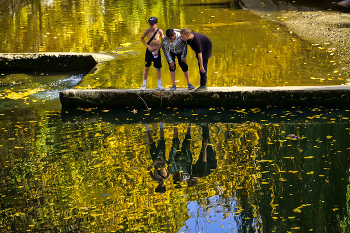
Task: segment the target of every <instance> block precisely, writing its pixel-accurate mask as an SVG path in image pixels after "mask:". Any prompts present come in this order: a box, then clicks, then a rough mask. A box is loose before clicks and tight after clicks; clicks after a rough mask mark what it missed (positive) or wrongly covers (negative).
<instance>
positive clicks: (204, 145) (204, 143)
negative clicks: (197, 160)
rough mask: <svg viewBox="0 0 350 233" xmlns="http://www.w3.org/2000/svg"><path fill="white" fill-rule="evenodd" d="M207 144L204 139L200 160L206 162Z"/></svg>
mask: <svg viewBox="0 0 350 233" xmlns="http://www.w3.org/2000/svg"><path fill="white" fill-rule="evenodd" d="M207 146H208V142H207V141H204V142H203V158H202V162H204V163H206V162H207Z"/></svg>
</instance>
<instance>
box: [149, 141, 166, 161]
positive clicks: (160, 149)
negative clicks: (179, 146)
mask: <svg viewBox="0 0 350 233" xmlns="http://www.w3.org/2000/svg"><path fill="white" fill-rule="evenodd" d="M149 152H150V154H151V157H152V160H155V159H156V158H157V157H158V155H159V154H162V155H163V157H164V158H165V141H164V140H163V139H159V140H158V145H157V147H156V143H155V142H153V143H152V144H150V148H149Z"/></svg>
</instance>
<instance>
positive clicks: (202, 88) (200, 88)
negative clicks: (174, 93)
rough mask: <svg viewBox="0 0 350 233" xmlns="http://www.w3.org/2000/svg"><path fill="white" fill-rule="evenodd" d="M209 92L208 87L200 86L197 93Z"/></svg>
mask: <svg viewBox="0 0 350 233" xmlns="http://www.w3.org/2000/svg"><path fill="white" fill-rule="evenodd" d="M206 90H208V88H207V86H200V87H198V88H197V89H196V90H195V91H206Z"/></svg>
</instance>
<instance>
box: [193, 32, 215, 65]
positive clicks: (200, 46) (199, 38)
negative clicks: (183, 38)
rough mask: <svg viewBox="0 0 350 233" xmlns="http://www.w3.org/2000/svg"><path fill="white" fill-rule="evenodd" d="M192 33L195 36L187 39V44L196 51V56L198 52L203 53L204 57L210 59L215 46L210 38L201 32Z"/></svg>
mask: <svg viewBox="0 0 350 233" xmlns="http://www.w3.org/2000/svg"><path fill="white" fill-rule="evenodd" d="M192 34H193V35H194V37H193V39H192V40H187V44H188V45H189V46H191V48H192V49H193V50H194V51H195V52H196V56H198V55H197V54H198V53H202V57H203V59H209V58H210V57H211V54H212V48H213V45H212V43H211V41H210V39H209V38H208V37H207V36H206V35H203V34H201V33H197V32H192Z"/></svg>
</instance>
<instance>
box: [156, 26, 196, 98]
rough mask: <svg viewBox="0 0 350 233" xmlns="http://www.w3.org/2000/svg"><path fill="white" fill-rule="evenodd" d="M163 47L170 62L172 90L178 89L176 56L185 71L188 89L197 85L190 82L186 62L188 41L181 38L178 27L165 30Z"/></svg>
mask: <svg viewBox="0 0 350 233" xmlns="http://www.w3.org/2000/svg"><path fill="white" fill-rule="evenodd" d="M162 49H163V53H164V57H165V59H166V60H167V62H168V64H169V70H170V76H171V81H172V83H173V86H172V87H171V88H170V90H171V91H175V90H176V84H175V70H176V64H175V57H176V58H177V61H178V63H179V66H180V67H181V69H182V71H183V72H184V75H185V78H186V81H187V85H188V90H192V89H194V88H195V87H194V86H193V85H192V84H191V83H190V76H189V72H188V65H187V63H186V56H187V43H186V42H185V41H183V40H182V39H181V36H180V30H177V29H175V30H174V29H168V30H166V32H165V37H164V39H163V41H162Z"/></svg>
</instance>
